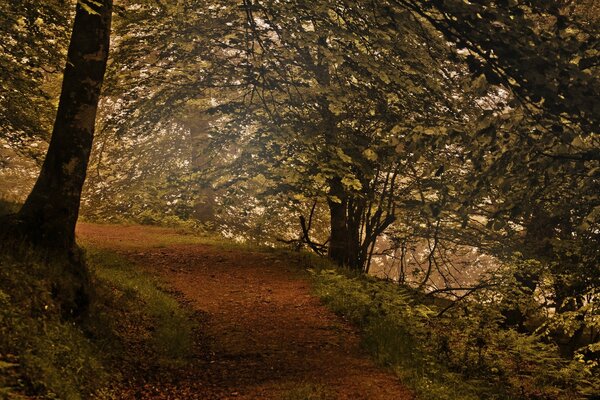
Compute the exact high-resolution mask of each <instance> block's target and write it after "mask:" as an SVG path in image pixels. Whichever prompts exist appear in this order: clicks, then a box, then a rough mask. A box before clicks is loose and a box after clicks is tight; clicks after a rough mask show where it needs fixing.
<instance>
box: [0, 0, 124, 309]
mask: <svg viewBox="0 0 600 400" xmlns="http://www.w3.org/2000/svg"><path fill="white" fill-rule="evenodd" d="M84 1H85V2H84ZM111 18H112V0H95V1H93V2H91V1H89V0H79V2H78V3H77V9H76V14H75V22H74V25H73V31H72V34H71V42H70V44H69V50H68V53H67V65H66V67H65V70H64V76H63V83H62V92H61V95H60V100H59V105H58V111H57V114H56V120H55V122H54V129H53V131H52V138H51V140H50V146H49V148H48V152H47V153H46V158H45V160H44V164H43V165H42V170H41V172H40V175H39V177H38V179H37V181H36V183H35V186H34V187H33V190H32V191H31V193H30V194H29V196H28V198H27V200H26V201H25V204H24V205H23V207H22V208H21V210H20V211H19V212H18V213H17V214H16V215H13V216H8V217H5V218H4V219H3V220H2V221H0V224H3V225H6V226H5V228H6V229H4V231H3V232H1V233H0V247H2V248H3V250H5V249H6V250H8V251H11V250H16V252H17V254H19V253H22V252H23V250H28V249H31V250H33V255H35V256H36V257H37V258H39V259H40V261H41V262H43V263H44V264H45V266H46V267H47V271H46V273H47V278H48V282H50V284H51V290H52V295H53V298H54V300H55V301H56V304H57V305H58V306H59V307H60V309H61V312H62V314H63V317H65V318H77V317H81V316H83V315H85V314H86V312H87V310H88V305H89V299H90V280H89V275H88V271H87V268H86V266H85V263H84V261H83V260H82V258H81V252H80V251H79V249H78V248H77V245H76V243H75V224H76V223H77V218H78V216H79V203H80V199H81V189H82V187H83V183H84V181H85V177H86V172H87V165H88V160H89V157H90V153H91V150H92V141H93V138H94V127H95V122H96V112H97V109H98V101H99V99H100V92H101V89H102V83H103V81H104V72H105V70H106V64H107V61H108V49H109V44H110V26H111ZM23 245H24V246H23Z"/></svg>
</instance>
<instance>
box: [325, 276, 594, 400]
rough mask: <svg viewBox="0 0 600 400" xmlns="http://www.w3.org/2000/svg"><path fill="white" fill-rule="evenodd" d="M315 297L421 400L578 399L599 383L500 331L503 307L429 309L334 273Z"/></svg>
mask: <svg viewBox="0 0 600 400" xmlns="http://www.w3.org/2000/svg"><path fill="white" fill-rule="evenodd" d="M314 278H315V283H316V292H317V294H318V295H319V296H320V297H321V298H322V299H323V300H324V301H325V303H326V304H327V305H328V306H329V307H331V308H332V309H333V310H334V311H336V312H337V313H339V314H341V315H343V316H345V317H346V318H348V319H349V320H350V321H351V322H353V323H354V324H357V325H358V326H359V327H361V328H362V329H363V332H364V345H365V347H366V348H368V349H369V350H370V352H371V353H372V354H373V355H374V356H375V357H376V358H377V359H378V360H379V361H380V362H381V363H383V364H385V365H389V366H390V367H392V368H394V370H396V371H397V372H398V373H399V375H400V376H401V377H402V378H403V379H404V380H405V382H407V383H409V384H410V385H412V386H413V387H414V388H415V390H416V391H417V392H418V394H419V395H420V397H421V398H424V399H428V398H431V399H463V398H464V399H479V398H482V399H511V398H523V399H539V398H545V399H575V398H580V399H583V398H585V396H586V395H589V394H591V393H593V391H594V390H596V389H597V388H598V387H599V386H598V385H600V381H599V380H598V378H597V377H596V375H595V374H597V372H598V371H597V366H596V365H595V364H593V363H588V364H587V365H586V364H585V363H582V362H578V361H570V360H568V359H564V358H561V357H560V355H559V353H558V349H557V347H556V346H555V345H552V344H548V343H547V342H545V341H544V340H542V339H541V338H540V337H539V336H537V335H526V334H520V333H517V332H516V331H514V330H512V329H504V328H502V316H501V308H500V303H498V302H494V301H493V300H492V299H491V298H487V301H483V298H478V299H477V300H463V301H462V302H458V303H456V304H453V305H452V307H450V308H447V309H444V308H443V307H441V306H437V305H435V304H433V305H430V306H425V305H424V304H423V303H422V302H421V300H419V297H415V295H414V293H412V292H411V291H409V290H408V289H403V288H401V287H398V286H397V285H394V284H392V283H390V282H386V281H380V280H375V279H370V278H365V277H348V276H346V275H342V274H340V273H339V272H336V271H333V270H322V271H320V272H316V273H315V274H314Z"/></svg>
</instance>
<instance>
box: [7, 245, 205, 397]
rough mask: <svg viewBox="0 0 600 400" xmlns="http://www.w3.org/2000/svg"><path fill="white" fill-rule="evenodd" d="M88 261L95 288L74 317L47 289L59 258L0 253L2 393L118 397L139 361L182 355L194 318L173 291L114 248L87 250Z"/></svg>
mask: <svg viewBox="0 0 600 400" xmlns="http://www.w3.org/2000/svg"><path fill="white" fill-rule="evenodd" d="M88 265H89V266H90V269H91V271H92V277H93V283H94V287H95V295H94V297H93V299H92V300H93V301H92V304H91V308H90V315H89V317H88V318H87V319H86V320H84V321H80V322H77V323H75V322H73V321H65V320H63V319H62V318H61V314H60V310H58V307H57V306H56V305H55V302H54V299H53V296H52V288H51V284H50V279H49V278H48V270H49V269H52V268H59V267H60V266H49V265H47V264H46V263H40V262H39V261H36V260H35V258H34V257H31V258H30V259H24V258H23V257H19V259H17V258H15V257H13V256H11V255H1V256H0V399H5V398H7V399H20V398H29V396H35V397H36V398H47V399H64V400H78V399H91V398H96V399H117V398H119V395H118V393H119V385H120V382H121V380H122V376H123V375H127V374H128V373H129V372H132V371H133V372H135V371H136V368H138V367H139V366H140V365H144V367H145V368H151V367H152V366H153V365H159V366H162V365H164V364H181V363H185V362H186V361H187V359H186V357H187V355H188V354H190V353H191V351H190V347H191V346H192V339H191V332H192V330H193V329H194V326H193V322H192V319H191V317H190V315H188V313H187V312H186V310H184V309H183V308H182V307H181V306H180V305H179V303H178V302H177V301H176V300H175V299H174V298H173V297H171V296H170V295H169V294H167V293H166V292H164V291H163V290H161V288H160V287H159V286H158V285H157V283H156V281H154V280H153V279H152V278H151V277H149V276H148V275H146V274H144V273H142V272H139V271H137V270H136V268H135V266H133V265H131V264H130V263H128V262H126V261H125V260H123V259H121V258H120V257H118V256H117V255H115V254H113V253H110V252H106V251H99V250H90V251H89V252H88ZM128 368H129V369H131V371H130V370H128Z"/></svg>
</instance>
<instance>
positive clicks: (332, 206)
mask: <svg viewBox="0 0 600 400" xmlns="http://www.w3.org/2000/svg"><path fill="white" fill-rule="evenodd" d="M347 201H348V200H347V199H346V194H345V191H344V188H343V186H342V182H341V179H339V178H333V179H331V181H330V189H329V199H328V201H327V203H328V205H329V215H330V227H331V236H330V238H329V253H328V256H329V258H331V259H332V260H333V261H334V262H335V263H336V264H338V265H340V266H346V265H348V225H347V222H348V218H347V214H346V207H347Z"/></svg>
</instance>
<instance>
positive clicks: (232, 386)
mask: <svg viewBox="0 0 600 400" xmlns="http://www.w3.org/2000/svg"><path fill="white" fill-rule="evenodd" d="M77 233H78V237H79V240H81V241H82V242H83V243H87V244H89V245H92V246H94V247H97V248H106V249H110V250H113V251H116V252H118V253H119V254H122V255H124V256H125V257H127V258H128V259H129V260H131V261H133V262H134V263H135V264H136V265H138V266H140V267H141V268H144V269H145V270H146V271H149V272H150V273H152V274H154V275H156V276H158V277H159V278H160V279H161V280H162V281H164V282H166V284H167V285H168V287H170V288H172V289H173V290H174V291H175V292H177V293H179V294H180V295H179V297H181V299H180V300H183V301H184V302H185V303H187V304H188V305H189V306H191V307H192V308H193V309H194V310H195V311H196V315H198V318H199V322H200V323H199V327H200V328H199V329H200V330H201V332H197V334H198V335H197V337H198V338H199V339H198V340H199V341H201V342H203V343H200V344H199V345H198V346H197V348H198V350H197V351H198V353H199V354H196V355H195V359H196V360H197V362H194V363H193V364H194V365H192V366H190V367H188V368H186V369H185V370H184V371H182V370H180V371H177V372H176V373H175V374H171V376H163V375H162V374H154V375H152V374H151V375H150V376H145V377H144V378H143V379H142V381H141V383H139V384H138V386H139V387H137V388H136V387H132V388H130V390H128V391H126V393H124V394H123V396H124V398H132V399H133V398H135V399H287V398H289V399H315V400H317V399H325V398H327V399H352V400H359V399H374V400H377V399H385V400H391V399H411V398H412V396H411V395H410V392H409V391H408V390H407V389H406V388H404V387H403V386H402V385H401V384H400V382H399V381H398V379H397V378H396V377H395V376H394V375H393V374H392V373H390V372H386V371H384V370H382V369H380V368H378V367H376V366H375V365H374V363H373V362H372V361H371V360H370V359H369V357H368V355H367V354H366V353H365V352H364V351H363V350H361V348H360V346H359V337H358V335H357V332H356V331H355V330H354V329H353V328H352V327H351V326H349V325H348V323H346V322H345V321H344V320H343V319H341V318H339V317H338V316H336V315H335V314H333V313H332V312H330V311H329V310H328V309H326V308H325V307H324V306H323V305H322V304H321V303H320V301H319V299H318V298H316V297H314V296H313V295H312V294H311V293H310V282H309V281H308V277H307V274H306V272H304V271H302V269H301V268H299V266H298V265H293V263H294V261H293V260H289V259H284V258H283V256H279V255H275V254H270V253H264V252H253V251H249V250H244V249H241V248H236V247H230V248H227V247H223V246H219V245H210V244H202V243H200V242H199V241H198V240H197V239H194V238H193V237H192V236H183V235H179V234H177V233H176V232H175V231H174V230H169V229H162V228H149V227H141V226H110V225H95V224H79V225H78V230H77ZM303 391H304V392H307V393H305V394H302V392H303ZM311 396H312V397H311Z"/></svg>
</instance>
